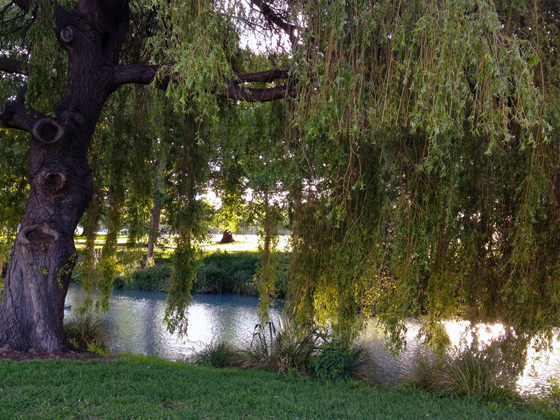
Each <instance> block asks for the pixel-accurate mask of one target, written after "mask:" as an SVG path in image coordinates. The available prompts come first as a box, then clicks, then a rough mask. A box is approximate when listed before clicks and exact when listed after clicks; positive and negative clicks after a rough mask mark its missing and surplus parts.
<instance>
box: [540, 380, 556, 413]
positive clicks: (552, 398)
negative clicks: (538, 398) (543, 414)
mask: <svg viewBox="0 0 560 420" xmlns="http://www.w3.org/2000/svg"><path fill="white" fill-rule="evenodd" d="M547 383H548V385H547V386H544V387H541V392H542V394H543V400H544V402H545V403H546V404H547V405H549V406H550V407H552V408H553V409H555V410H556V411H557V412H559V413H560V385H559V384H558V380H557V379H556V378H552V377H551V378H548V380H547Z"/></svg>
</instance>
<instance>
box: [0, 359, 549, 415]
mask: <svg viewBox="0 0 560 420" xmlns="http://www.w3.org/2000/svg"><path fill="white" fill-rule="evenodd" d="M14 418H24V419H82V418H83V419H247V418H252V419H428V418H429V419H477V420H482V419H508V420H510V419H545V418H554V417H553V416H552V414H548V415H547V413H546V412H545V411H544V410H543V409H539V408H538V407H536V406H524V405H518V406H516V405H500V404H495V403H491V404H484V403H481V402H479V401H477V400H474V399H459V398H452V397H449V398H436V397H434V396H433V395H431V394H428V393H426V392H424V391H422V390H420V389H418V388H415V387H412V386H410V387H404V388H401V389H400V390H399V391H395V390H393V389H390V388H371V387H368V386H367V385H365V384H363V383H361V382H354V381H350V382H337V383H330V382H321V381H318V380H316V379H310V378H303V377H294V376H289V375H286V376H280V377H277V376H276V375H275V374H272V373H269V372H258V371H244V370H232V369H213V368H209V367H198V366H193V365H189V364H186V363H172V362H168V361H165V360H161V359H157V358H155V357H140V356H124V357H121V358H120V359H119V360H117V361H109V362H106V361H101V360H94V361H90V362H87V363H86V362H78V361H68V360H58V361H44V362H41V361H31V362H12V361H7V360H0V419H14Z"/></svg>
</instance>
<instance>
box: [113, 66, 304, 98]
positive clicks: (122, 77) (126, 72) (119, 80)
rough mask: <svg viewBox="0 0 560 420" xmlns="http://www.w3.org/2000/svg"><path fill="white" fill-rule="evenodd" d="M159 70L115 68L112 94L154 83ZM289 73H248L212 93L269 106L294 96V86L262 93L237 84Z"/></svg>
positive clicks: (165, 79) (284, 76)
mask: <svg viewBox="0 0 560 420" xmlns="http://www.w3.org/2000/svg"><path fill="white" fill-rule="evenodd" d="M161 67H162V66H159V65H154V66H144V65H135V64H133V65H127V66H119V67H116V68H115V77H114V83H113V88H112V90H113V91H114V90H116V89H117V88H118V87H119V86H121V85H124V84H128V83H137V84H143V85H148V84H150V83H152V82H153V81H154V79H155V78H156V76H157V74H158V71H159V69H160V68H161ZM288 77H289V73H288V72H287V71H286V70H269V71H263V72H259V73H250V74H243V75H241V76H237V77H236V78H235V79H232V80H230V81H229V82H228V87H227V88H225V89H223V90H219V89H216V90H215V91H214V93H216V94H218V95H221V96H225V97H227V98H231V99H238V100H244V101H247V102H268V101H273V100H276V99H283V98H285V97H287V96H289V97H295V96H296V83H295V82H294V80H291V81H290V82H289V83H287V84H286V85H284V86H275V87H272V88H265V89H253V88H248V87H244V86H239V83H255V82H260V83H270V82H273V81H275V80H278V79H288ZM170 80H171V78H170V76H164V77H163V79H162V80H159V81H158V83H157V87H158V88H160V89H167V86H168V85H169V82H170Z"/></svg>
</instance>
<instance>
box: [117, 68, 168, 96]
mask: <svg viewBox="0 0 560 420" xmlns="http://www.w3.org/2000/svg"><path fill="white" fill-rule="evenodd" d="M161 67H162V66H160V65H155V66H144V65H141V64H132V65H128V66H118V67H116V68H115V79H114V88H113V89H112V90H115V89H117V88H118V87H119V86H121V85H126V84H129V83H136V84H140V85H149V84H150V83H152V82H153V81H154V79H155V78H156V76H157V74H158V71H159V69H160V68H161ZM168 84H169V76H165V77H164V78H163V79H162V80H160V81H159V83H158V85H157V87H158V88H160V89H167V85H168Z"/></svg>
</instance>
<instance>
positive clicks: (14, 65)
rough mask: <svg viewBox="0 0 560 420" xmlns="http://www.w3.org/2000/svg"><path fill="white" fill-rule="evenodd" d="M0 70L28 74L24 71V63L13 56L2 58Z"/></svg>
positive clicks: (0, 59)
mask: <svg viewBox="0 0 560 420" xmlns="http://www.w3.org/2000/svg"><path fill="white" fill-rule="evenodd" d="M0 71H4V72H6V73H16V74H26V73H25V71H23V63H22V62H21V61H19V60H13V59H11V58H0Z"/></svg>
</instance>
